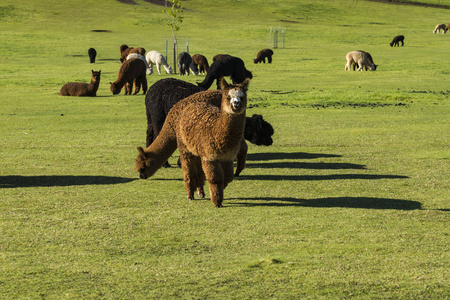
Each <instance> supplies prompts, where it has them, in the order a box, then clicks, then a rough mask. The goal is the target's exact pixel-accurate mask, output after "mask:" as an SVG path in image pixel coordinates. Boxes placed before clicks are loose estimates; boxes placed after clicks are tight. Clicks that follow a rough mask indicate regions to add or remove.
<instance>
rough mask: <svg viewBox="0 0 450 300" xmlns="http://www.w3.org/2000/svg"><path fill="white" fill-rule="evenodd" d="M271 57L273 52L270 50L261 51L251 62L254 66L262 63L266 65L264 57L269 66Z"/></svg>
mask: <svg viewBox="0 0 450 300" xmlns="http://www.w3.org/2000/svg"><path fill="white" fill-rule="evenodd" d="M272 55H273V51H272V50H270V49H262V50H260V51H259V52H258V54H257V55H256V58H255V59H254V60H253V62H254V63H255V64H257V63H260V62H263V63H266V57H267V60H268V63H269V64H271V63H272Z"/></svg>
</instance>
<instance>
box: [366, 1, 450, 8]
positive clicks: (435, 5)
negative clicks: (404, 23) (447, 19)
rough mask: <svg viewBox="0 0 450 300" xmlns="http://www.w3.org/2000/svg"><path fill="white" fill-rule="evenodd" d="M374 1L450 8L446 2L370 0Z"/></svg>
mask: <svg viewBox="0 0 450 300" xmlns="http://www.w3.org/2000/svg"><path fill="white" fill-rule="evenodd" d="M368 1H373V2H382V3H389V4H398V5H413V6H424V7H435V8H444V9H450V5H445V4H431V3H421V2H409V1H402V0H398V1H393V0H368Z"/></svg>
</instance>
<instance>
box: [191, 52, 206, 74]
mask: <svg viewBox="0 0 450 300" xmlns="http://www.w3.org/2000/svg"><path fill="white" fill-rule="evenodd" d="M192 63H193V64H194V65H196V66H197V68H198V72H199V73H200V74H206V73H207V72H208V69H209V64H208V59H207V58H206V57H205V56H204V55H201V54H194V55H192Z"/></svg>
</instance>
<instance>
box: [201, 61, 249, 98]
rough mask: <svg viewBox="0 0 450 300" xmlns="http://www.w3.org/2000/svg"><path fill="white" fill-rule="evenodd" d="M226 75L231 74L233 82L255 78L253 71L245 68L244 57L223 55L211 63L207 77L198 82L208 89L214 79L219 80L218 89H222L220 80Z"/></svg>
mask: <svg viewBox="0 0 450 300" xmlns="http://www.w3.org/2000/svg"><path fill="white" fill-rule="evenodd" d="M225 76H230V77H231V80H232V81H233V84H237V83H242V82H243V81H244V80H245V79H246V78H250V79H252V78H253V75H252V73H251V72H250V71H249V70H247V69H246V68H245V64H244V61H243V60H242V59H240V58H239V57H235V56H228V55H223V56H222V57H221V58H220V59H219V58H218V59H216V61H214V62H213V63H212V64H211V66H210V67H209V70H208V74H206V77H205V79H204V80H203V81H202V82H200V83H197V84H198V86H200V87H201V88H203V89H205V90H207V89H209V88H210V87H211V85H212V84H213V82H214V80H217V89H220V81H219V80H220V78H221V77H225Z"/></svg>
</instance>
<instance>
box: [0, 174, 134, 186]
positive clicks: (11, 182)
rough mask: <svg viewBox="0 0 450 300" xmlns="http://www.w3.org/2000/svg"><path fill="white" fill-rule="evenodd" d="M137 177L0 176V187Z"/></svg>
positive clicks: (122, 180) (108, 181)
mask: <svg viewBox="0 0 450 300" xmlns="http://www.w3.org/2000/svg"><path fill="white" fill-rule="evenodd" d="M134 180H137V178H123V177H109V176H71V175H61V176H57V175H54V176H15V175H11V176H0V188H21V187H53V186H76V185H106V184H121V183H128V182H131V181H134Z"/></svg>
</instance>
